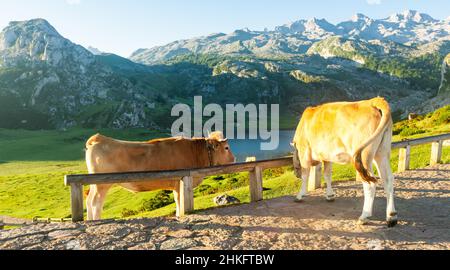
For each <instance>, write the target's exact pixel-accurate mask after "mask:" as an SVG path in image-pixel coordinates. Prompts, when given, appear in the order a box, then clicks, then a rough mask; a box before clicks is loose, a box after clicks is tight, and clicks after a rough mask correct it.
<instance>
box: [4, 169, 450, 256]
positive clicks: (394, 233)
mask: <svg viewBox="0 0 450 270" xmlns="http://www.w3.org/2000/svg"><path fill="white" fill-rule="evenodd" d="M335 187H336V188H335V191H336V193H337V198H336V201H335V202H334V203H328V202H326V201H325V199H324V194H323V192H324V190H318V191H316V192H314V193H312V194H310V196H309V197H307V198H306V201H305V202H304V203H302V204H298V203H294V202H293V197H292V196H288V197H282V198H277V199H273V200H265V201H262V202H259V203H254V204H248V205H241V206H234V207H226V208H220V209H211V210H208V211H205V212H201V213H198V214H196V215H192V216H188V217H186V218H183V219H180V220H177V219H176V218H156V219H141V220H130V221H112V220H107V221H101V222H90V223H81V224H40V225H33V226H27V227H24V228H20V229H16V230H11V231H3V232H0V249H444V250H449V249H450V164H446V165H438V166H434V167H428V168H425V169H419V170H414V171H408V172H404V173H401V174H397V175H396V206H397V210H398V211H399V219H400V221H399V224H398V225H397V227H395V228H390V229H389V228H387V227H386V225H385V222H384V216H385V206H386V202H385V199H384V198H383V196H384V192H383V191H382V189H381V188H380V189H379V190H378V191H377V195H378V196H377V199H376V202H375V209H374V210H375V211H374V217H373V222H371V224H369V225H368V226H358V225H356V219H357V218H358V217H359V215H360V213H361V209H362V205H363V197H362V186H361V184H360V183H356V182H343V183H339V184H336V185H335Z"/></svg>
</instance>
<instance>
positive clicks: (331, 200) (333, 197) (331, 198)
mask: <svg viewBox="0 0 450 270" xmlns="http://www.w3.org/2000/svg"><path fill="white" fill-rule="evenodd" d="M334 200H335V196H334V195H330V196H327V202H334Z"/></svg>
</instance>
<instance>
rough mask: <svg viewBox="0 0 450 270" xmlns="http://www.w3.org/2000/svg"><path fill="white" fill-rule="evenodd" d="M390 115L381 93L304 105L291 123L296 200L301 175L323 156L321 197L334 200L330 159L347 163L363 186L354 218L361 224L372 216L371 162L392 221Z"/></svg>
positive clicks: (390, 222) (301, 194)
mask: <svg viewBox="0 0 450 270" xmlns="http://www.w3.org/2000/svg"><path fill="white" fill-rule="evenodd" d="M391 140H392V117H391V110H390V107H389V104H388V103H387V102H386V101H385V100H384V99H383V98H380V97H378V98H374V99H371V100H366V101H360V102H338V103H329V104H325V105H322V106H318V107H314V108H308V109H306V110H305V112H304V113H303V116H302V119H301V120H300V124H299V125H298V127H297V130H296V133H295V137H294V140H293V146H294V148H295V149H296V151H294V167H295V172H296V175H297V176H298V177H299V178H302V180H303V181H302V182H303V183H302V188H301V190H300V192H299V194H298V195H297V199H296V201H298V202H301V201H302V200H303V197H304V196H306V195H307V189H306V188H307V181H308V178H309V172H310V167H311V166H316V165H318V164H320V162H323V164H324V178H325V180H326V183H327V192H326V198H327V200H329V201H333V200H334V196H335V195H334V192H333V189H332V187H331V167H332V163H339V164H348V163H353V164H354V166H355V168H356V170H357V179H359V180H362V182H363V187H364V208H363V212H362V215H361V217H360V218H359V224H366V223H367V222H368V218H370V217H371V216H372V209H373V202H374V198H375V191H376V185H375V184H376V182H377V180H376V179H375V178H374V175H373V170H372V162H373V161H375V165H376V167H377V170H378V174H379V175H380V178H381V179H382V180H383V181H384V189H385V193H386V197H387V209H386V216H387V217H386V219H387V222H388V226H390V227H391V226H395V225H396V224H397V212H396V210H395V207H394V187H393V182H394V176H393V174H392V171H391V167H390V162H389V160H390V154H391Z"/></svg>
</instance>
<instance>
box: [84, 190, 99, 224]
mask: <svg viewBox="0 0 450 270" xmlns="http://www.w3.org/2000/svg"><path fill="white" fill-rule="evenodd" d="M96 189H97V186H96V185H91V186H90V187H89V193H88V196H87V198H86V211H87V220H93V219H94V215H93V213H92V200H93V199H94V191H93V190H96Z"/></svg>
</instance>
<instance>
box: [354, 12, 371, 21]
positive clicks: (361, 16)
mask: <svg viewBox="0 0 450 270" xmlns="http://www.w3.org/2000/svg"><path fill="white" fill-rule="evenodd" d="M367 20H371V19H370V18H369V17H367V16H366V15H364V14H362V13H356V14H355V15H353V16H352V18H351V21H352V22H360V21H367Z"/></svg>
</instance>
